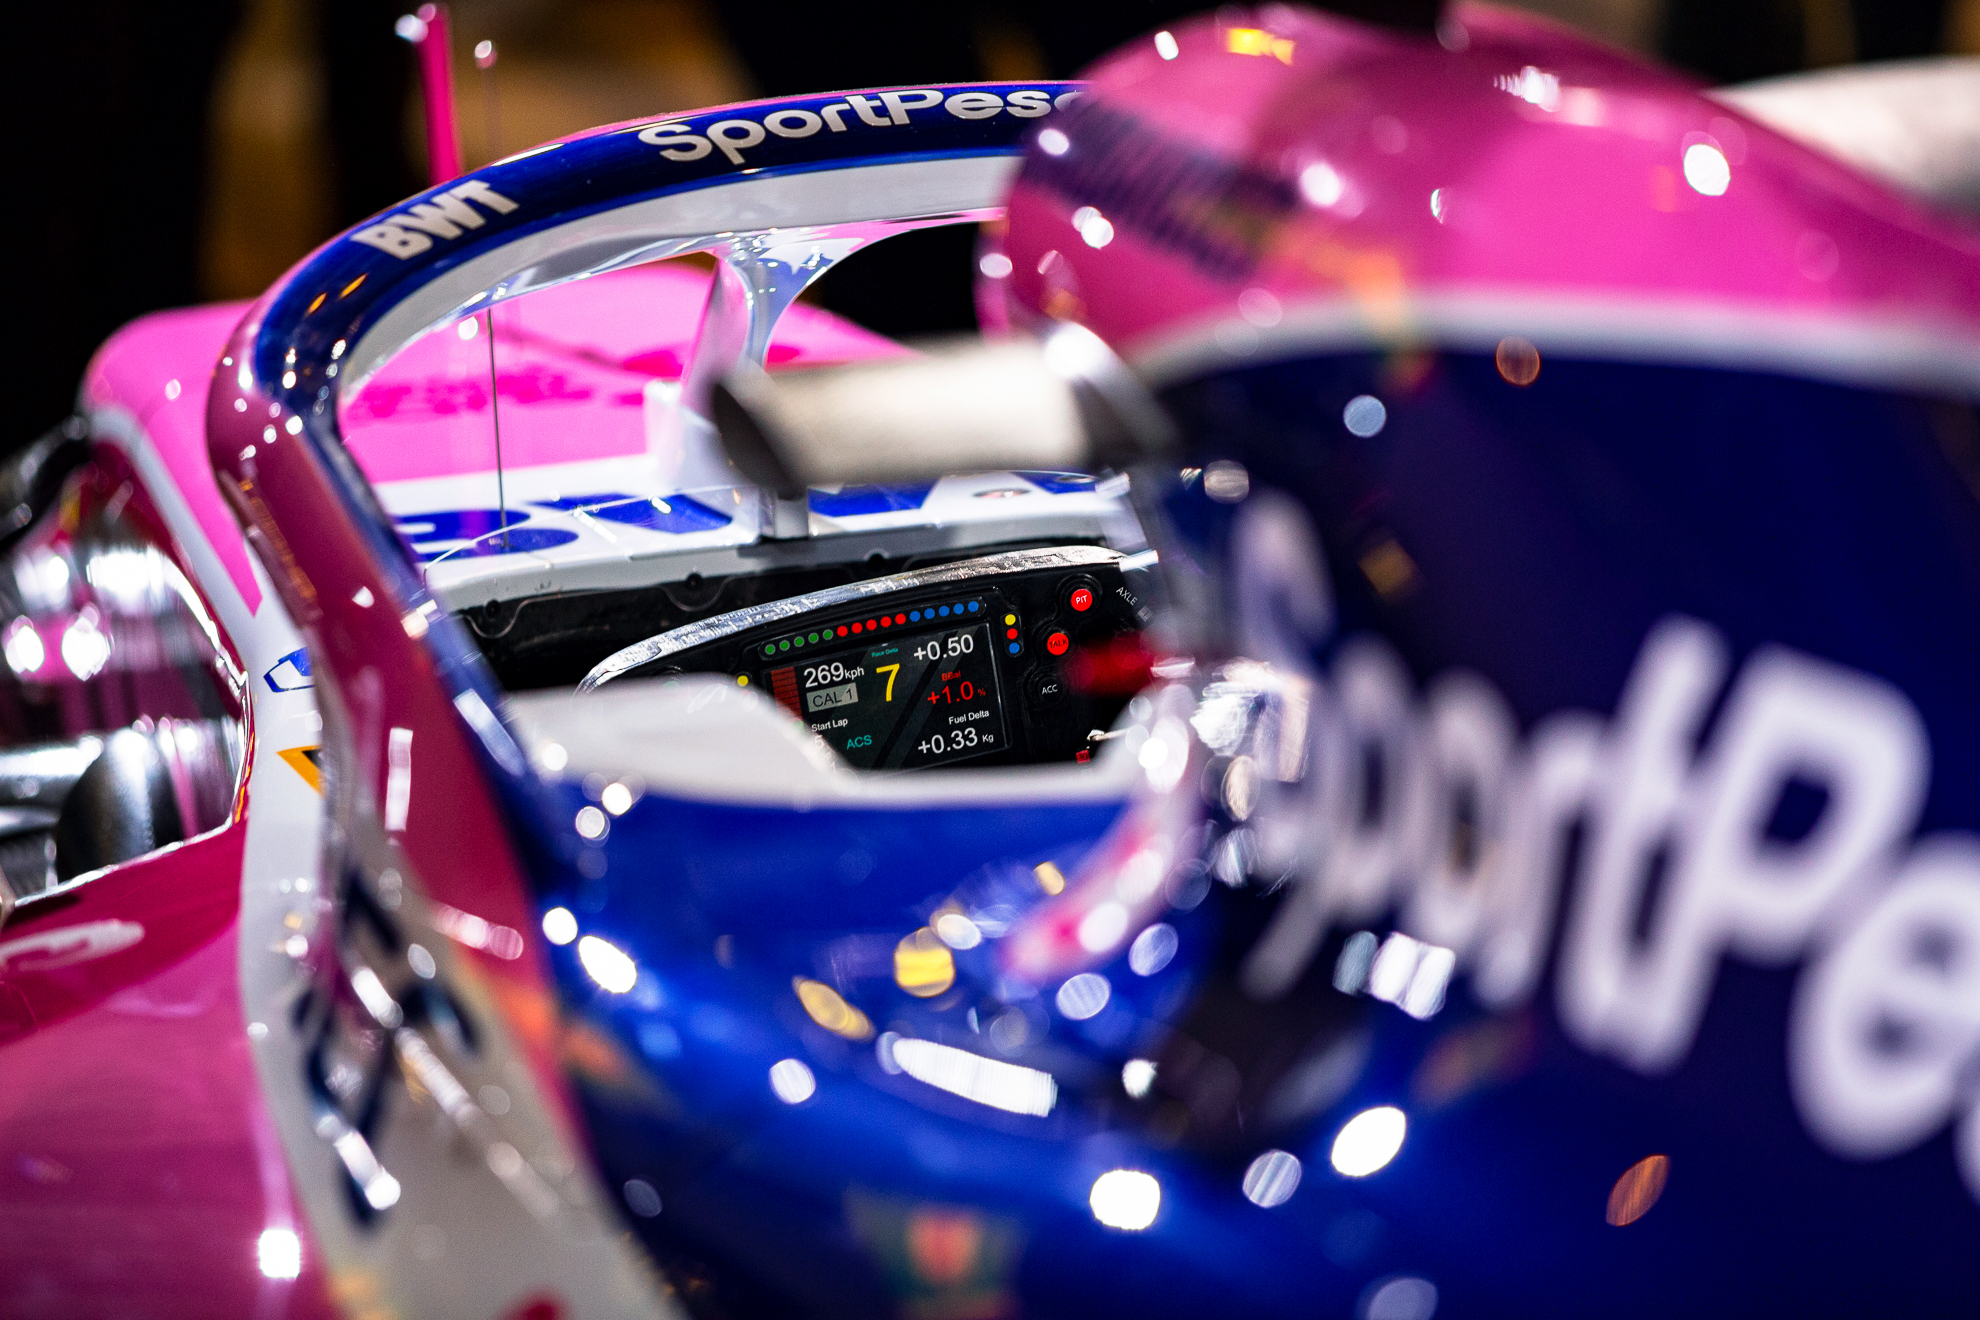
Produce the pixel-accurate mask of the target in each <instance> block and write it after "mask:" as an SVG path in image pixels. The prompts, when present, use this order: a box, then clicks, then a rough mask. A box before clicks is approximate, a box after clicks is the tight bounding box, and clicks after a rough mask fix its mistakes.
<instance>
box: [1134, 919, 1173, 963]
mask: <svg viewBox="0 0 1980 1320" xmlns="http://www.w3.org/2000/svg"><path fill="white" fill-rule="evenodd" d="M1181 942H1182V941H1181V939H1180V937H1178V936H1177V934H1176V928H1175V927H1174V926H1171V925H1170V924H1169V923H1168V922H1166V921H1158V922H1156V923H1155V924H1154V925H1152V926H1150V927H1149V928H1148V929H1147V930H1144V931H1142V932H1141V934H1139V935H1137V936H1135V937H1134V943H1133V944H1131V945H1129V946H1128V968H1129V970H1130V971H1132V972H1133V973H1134V974H1135V975H1136V976H1153V975H1155V974H1156V973H1157V972H1159V971H1161V970H1162V969H1163V968H1164V967H1167V966H1168V965H1169V962H1170V960H1171V959H1173V958H1174V957H1175V956H1176V949H1177V948H1178V947H1179V946H1180V944H1181Z"/></svg>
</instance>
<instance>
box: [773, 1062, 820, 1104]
mask: <svg viewBox="0 0 1980 1320" xmlns="http://www.w3.org/2000/svg"><path fill="white" fill-rule="evenodd" d="M770 1089H771V1091H772V1092H774V1093H775V1094H776V1097H777V1098H778V1099H779V1100H782V1101H783V1102H784V1103H785V1104H787V1105H801V1104H803V1103H804V1102H805V1101H807V1100H809V1099H811V1097H812V1096H813V1095H814V1094H816V1093H817V1091H818V1079H817V1078H815V1077H813V1076H812V1075H811V1069H810V1068H808V1067H806V1066H805V1064H804V1061H803V1060H802V1059H779V1060H778V1061H777V1062H776V1063H774V1064H772V1065H771V1068H770Z"/></svg>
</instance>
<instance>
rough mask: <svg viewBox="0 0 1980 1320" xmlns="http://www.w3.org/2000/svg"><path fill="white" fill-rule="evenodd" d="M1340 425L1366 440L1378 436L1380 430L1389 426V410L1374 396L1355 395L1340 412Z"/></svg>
mask: <svg viewBox="0 0 1980 1320" xmlns="http://www.w3.org/2000/svg"><path fill="white" fill-rule="evenodd" d="M1341 424H1342V425H1343V426H1345V427H1347V429H1348V430H1349V431H1351V432H1353V433H1354V434H1355V435H1358V436H1360V437H1361V438H1362V439H1364V440H1366V439H1367V438H1369V437H1370V436H1375V435H1380V434H1381V433H1382V428H1383V427H1385V426H1387V425H1388V424H1389V410H1388V409H1387V408H1385V407H1383V406H1382V401H1381V400H1380V399H1378V398H1376V397H1375V396H1374V395H1372V394H1357V395H1355V396H1354V397H1353V398H1352V399H1349V400H1348V403H1347V407H1345V408H1343V409H1342V410H1341Z"/></svg>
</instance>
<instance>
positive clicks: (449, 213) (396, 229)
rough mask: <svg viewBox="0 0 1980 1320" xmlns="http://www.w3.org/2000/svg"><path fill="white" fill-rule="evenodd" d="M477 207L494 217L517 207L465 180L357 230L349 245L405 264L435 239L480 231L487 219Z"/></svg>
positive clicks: (486, 189)
mask: <svg viewBox="0 0 1980 1320" xmlns="http://www.w3.org/2000/svg"><path fill="white" fill-rule="evenodd" d="M476 206H480V207H481V208H483V209H484V210H487V211H489V212H491V213H493V214H495V215H507V214H508V213H509V212H511V211H513V210H515V209H516V203H514V202H512V201H510V200H509V199H508V198H506V197H504V196H503V195H502V194H501V193H498V192H496V191H495V190H494V189H493V188H491V187H489V186H488V185H487V184H485V183H483V182H482V181H481V180H480V179H467V180H464V181H463V182H461V183H457V184H455V185H454V186H453V187H451V188H449V189H447V191H445V192H443V193H436V194H435V195H434V196H433V197H432V198H431V199H430V200H428V201H424V202H418V203H415V204H414V205H412V206H408V207H406V208H405V209H404V210H402V211H394V212H392V213H391V214H390V215H388V216H386V217H385V218H384V219H383V220H381V221H379V222H378V223H377V224H375V225H370V226H368V227H366V228H364V229H360V230H358V231H357V232H356V233H355V234H352V235H351V241H352V242H353V243H363V244H364V245H365V246H366V247H375V248H377V249H378V250H379V251H380V252H389V253H391V254H392V255H393V256H395V257H397V258H398V259H399V260H401V261H406V260H409V259H410V258H413V257H416V256H418V255H419V254H420V253H422V252H424V251H426V250H427V249H428V248H430V247H432V246H433V240H434V239H436V238H439V239H451V238H459V237H460V236H461V232H462V231H463V230H467V229H479V228H481V227H482V225H484V224H486V223H487V219H486V217H484V216H483V215H482V214H481V212H480V211H477V210H475V209H474V208H475V207H476Z"/></svg>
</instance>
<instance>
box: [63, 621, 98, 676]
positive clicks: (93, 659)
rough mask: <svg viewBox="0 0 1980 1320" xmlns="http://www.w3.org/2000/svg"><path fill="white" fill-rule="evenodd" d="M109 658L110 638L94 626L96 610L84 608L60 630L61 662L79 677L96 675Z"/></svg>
mask: <svg viewBox="0 0 1980 1320" xmlns="http://www.w3.org/2000/svg"><path fill="white" fill-rule="evenodd" d="M109 659H110V639H109V637H107V636H106V635H105V634H104V633H103V631H102V630H101V629H99V628H98V627H97V626H96V611H95V610H93V609H88V608H85V609H84V610H83V612H82V613H81V614H79V615H77V616H76V619H75V621H74V622H73V623H71V624H70V625H69V626H68V627H67V628H66V629H64V630H63V632H62V663H63V664H65V665H67V666H68V667H69V672H70V673H72V674H74V675H75V676H76V677H77V678H79V679H89V678H93V677H95V676H96V674H97V672H98V671H100V670H101V669H102V668H103V666H104V665H105V664H106V663H108V662H109Z"/></svg>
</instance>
